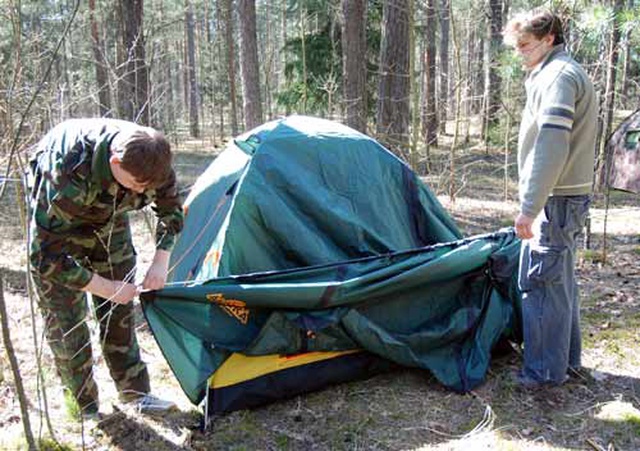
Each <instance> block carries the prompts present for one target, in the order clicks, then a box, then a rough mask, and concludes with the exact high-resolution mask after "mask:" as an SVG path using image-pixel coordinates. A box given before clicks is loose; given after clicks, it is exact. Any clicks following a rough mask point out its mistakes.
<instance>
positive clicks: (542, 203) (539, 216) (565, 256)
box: [505, 10, 597, 388]
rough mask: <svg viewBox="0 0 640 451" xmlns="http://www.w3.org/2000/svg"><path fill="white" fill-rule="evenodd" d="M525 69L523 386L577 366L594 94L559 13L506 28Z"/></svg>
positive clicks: (552, 379) (521, 144)
mask: <svg viewBox="0 0 640 451" xmlns="http://www.w3.org/2000/svg"><path fill="white" fill-rule="evenodd" d="M505 41H506V42H507V43H508V44H512V45H513V46H514V47H515V49H516V51H517V53H518V54H519V55H520V56H521V57H522V59H523V65H524V68H525V69H526V70H527V71H528V72H529V74H528V77H527V80H526V82H525V87H526V92H527V103H526V106H525V108H524V111H523V114H522V123H521V124H520V133H519V138H518V172H519V179H520V182H519V194H520V212H519V214H518V215H517V217H516V219H515V228H516V233H517V235H518V237H520V238H521V239H523V240H524V242H523V246H522V253H521V256H520V274H519V285H520V289H521V291H522V296H523V298H522V301H523V302H522V321H523V331H524V365H523V369H522V370H521V371H520V373H519V374H518V382H519V383H520V384H521V385H523V386H525V387H528V388H533V387H538V386H542V385H557V384H562V383H563V382H564V381H565V380H566V379H567V372H568V370H569V369H570V368H578V367H579V366H580V364H581V362H580V354H581V344H580V341H581V338H580V324H579V320H580V310H579V303H578V291H577V284H576V278H575V272H574V266H575V254H576V238H577V236H578V234H579V233H580V231H581V230H582V228H583V226H584V223H585V220H586V217H587V213H588V208H589V202H590V194H591V189H592V180H593V167H594V157H595V155H594V154H595V139H596V136H595V135H596V118H597V101H596V96H595V93H594V89H593V85H592V83H591V81H590V80H589V77H588V75H587V74H586V73H585V71H584V70H583V69H582V67H580V65H579V64H578V63H576V62H575V61H574V60H573V59H572V58H571V57H570V56H569V55H568V54H567V53H566V52H565V50H564V48H563V47H564V37H563V34H562V24H561V21H560V19H559V18H558V17H557V16H555V15H554V14H553V13H551V12H549V11H546V10H534V11H532V12H530V13H527V14H524V15H521V16H518V17H515V18H514V19H512V20H511V21H509V23H508V24H507V26H506V29H505Z"/></svg>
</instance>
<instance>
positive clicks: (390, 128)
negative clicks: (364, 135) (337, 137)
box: [376, 0, 410, 161]
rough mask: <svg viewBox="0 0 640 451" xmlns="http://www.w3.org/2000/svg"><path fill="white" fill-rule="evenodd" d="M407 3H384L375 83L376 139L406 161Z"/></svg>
mask: <svg viewBox="0 0 640 451" xmlns="http://www.w3.org/2000/svg"><path fill="white" fill-rule="evenodd" d="M409 60H410V59H409V0H386V1H385V2H384V9H383V13H382V43H381V46H380V76H379V83H378V111H377V118H376V126H377V128H376V133H377V135H378V138H379V139H380V140H381V141H382V142H383V143H384V144H385V145H387V146H388V147H389V148H390V150H392V151H393V152H394V153H396V154H397V155H398V156H399V157H401V158H403V159H404V160H405V161H408V159H407V158H406V157H407V156H406V155H405V152H404V151H403V149H406V148H407V147H408V143H409V122H410V117H409V105H410V84H409V76H410V74H409Z"/></svg>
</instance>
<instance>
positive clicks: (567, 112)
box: [543, 105, 574, 119]
mask: <svg viewBox="0 0 640 451" xmlns="http://www.w3.org/2000/svg"><path fill="white" fill-rule="evenodd" d="M573 113H574V110H573V108H570V107H567V106H564V105H562V106H561V105H554V106H551V107H548V108H545V109H544V113H543V114H545V115H548V116H561V117H566V118H567V119H573Z"/></svg>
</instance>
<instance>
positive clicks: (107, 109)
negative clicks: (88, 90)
mask: <svg viewBox="0 0 640 451" xmlns="http://www.w3.org/2000/svg"><path fill="white" fill-rule="evenodd" d="M95 12H96V0H89V21H90V23H91V39H92V41H91V47H92V49H93V58H94V65H95V67H96V83H97V84H98V111H99V113H100V116H102V117H110V116H111V90H110V89H109V75H108V73H107V62H106V59H105V57H104V54H103V53H102V40H101V39H100V33H99V31H98V28H99V27H98V22H97V20H96V15H95Z"/></svg>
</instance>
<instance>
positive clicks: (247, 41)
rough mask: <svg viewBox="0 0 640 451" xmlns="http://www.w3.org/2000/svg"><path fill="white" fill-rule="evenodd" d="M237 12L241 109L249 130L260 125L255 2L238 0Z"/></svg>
mask: <svg viewBox="0 0 640 451" xmlns="http://www.w3.org/2000/svg"><path fill="white" fill-rule="evenodd" d="M238 12H239V14H240V17H241V18H242V20H240V74H241V76H242V107H243V110H244V125H245V129H246V130H250V129H252V128H254V127H257V126H258V125H260V124H262V101H261V99H260V75H259V74H260V66H259V64H258V43H257V39H258V38H257V35H256V2H255V0H238Z"/></svg>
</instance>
